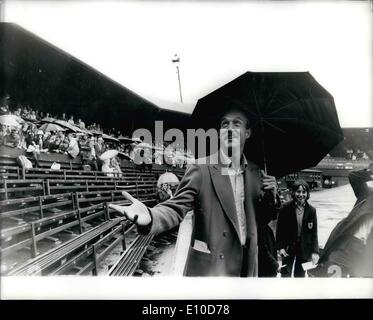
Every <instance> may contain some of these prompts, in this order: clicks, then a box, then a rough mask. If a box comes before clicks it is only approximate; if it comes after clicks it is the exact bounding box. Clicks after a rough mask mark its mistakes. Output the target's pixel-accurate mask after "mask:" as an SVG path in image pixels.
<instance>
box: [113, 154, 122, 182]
mask: <svg viewBox="0 0 373 320" xmlns="http://www.w3.org/2000/svg"><path fill="white" fill-rule="evenodd" d="M110 166H111V167H112V168H113V172H114V176H116V177H118V178H121V177H122V176H123V172H122V169H121V168H120V162H119V160H118V158H117V157H113V158H111V159H110Z"/></svg>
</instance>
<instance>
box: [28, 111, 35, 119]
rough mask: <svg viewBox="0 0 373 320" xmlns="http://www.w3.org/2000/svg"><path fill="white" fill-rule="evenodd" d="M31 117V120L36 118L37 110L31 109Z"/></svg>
mask: <svg viewBox="0 0 373 320" xmlns="http://www.w3.org/2000/svg"><path fill="white" fill-rule="evenodd" d="M29 119H30V120H36V112H35V111H34V110H32V111H31V113H30V115H29Z"/></svg>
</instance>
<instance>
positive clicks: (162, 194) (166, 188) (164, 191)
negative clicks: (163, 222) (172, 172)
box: [157, 183, 173, 203]
mask: <svg viewBox="0 0 373 320" xmlns="http://www.w3.org/2000/svg"><path fill="white" fill-rule="evenodd" d="M172 197H173V195H172V191H171V187H170V185H169V184H168V183H162V184H161V186H160V187H159V188H158V190H157V202H158V203H161V202H164V201H166V200H168V199H171V198H172Z"/></svg>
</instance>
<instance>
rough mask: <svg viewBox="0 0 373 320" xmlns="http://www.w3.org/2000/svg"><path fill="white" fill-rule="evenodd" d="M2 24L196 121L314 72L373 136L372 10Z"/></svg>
mask: <svg viewBox="0 0 373 320" xmlns="http://www.w3.org/2000/svg"><path fill="white" fill-rule="evenodd" d="M3 18H4V20H5V21H9V22H15V23H18V24H19V25H21V26H22V27H24V28H26V29H27V30H29V31H31V32H33V33H35V34H37V35H38V36H40V37H42V38H43V39H45V40H47V41H49V42H51V43H52V44H54V45H55V46H57V47H59V48H61V49H63V50H65V51H67V52H69V53H70V54H72V55H73V56H75V57H77V58H78V59H80V60H82V61H84V62H85V63H87V64H89V65H91V66H93V67H94V68H96V69H97V70H99V71H101V72H102V73H104V74H106V75H107V76H108V77H110V78H112V79H114V80H115V81H117V82H119V83H120V84H122V85H124V86H125V87H127V88H129V89H131V90H133V91H135V92H136V93H138V94H139V95H141V96H143V97H145V98H146V99H148V100H150V101H152V102H154V103H155V104H157V105H159V106H160V107H164V108H168V109H176V110H181V111H186V112H191V111H192V110H193V107H194V105H195V103H196V102H197V100H198V99H199V98H201V97H203V96H204V95H206V94H208V93H209V92H211V91H212V90H214V89H216V88H218V87H219V86H221V85H223V84H224V83H226V82H228V81H230V80H232V79H233V78H235V77H237V76H239V75H240V74H242V73H244V72H245V71H310V72H311V74H312V75H313V76H314V77H315V78H316V79H317V81H318V82H319V83H320V84H321V85H323V86H324V87H325V88H326V89H327V90H328V91H329V92H330V93H331V94H332V95H333V96H334V99H335V103H336V106H337V110H338V114H339V119H340V122H341V125H342V126H343V127H364V126H373V111H372V110H373V107H372V104H373V103H372V102H373V97H372V86H373V81H372V70H373V68H372V10H371V8H370V4H369V2H368V1H356V2H351V1H297V2H293V1H289V2H288V1H276V2H271V1H250V2H248V1H235V2H224V1H200V2H197V1H173V2H166V1H155V2H154V1H153V2H150V1H120V0H119V1H17V0H11V1H6V2H5V12H4V14H3ZM175 53H177V54H178V55H179V56H180V60H181V62H180V75H181V86H182V95H183V100H184V104H180V101H179V89H178V81H177V74H176V68H175V65H174V64H173V63H172V62H171V59H172V57H173V55H174V54H175Z"/></svg>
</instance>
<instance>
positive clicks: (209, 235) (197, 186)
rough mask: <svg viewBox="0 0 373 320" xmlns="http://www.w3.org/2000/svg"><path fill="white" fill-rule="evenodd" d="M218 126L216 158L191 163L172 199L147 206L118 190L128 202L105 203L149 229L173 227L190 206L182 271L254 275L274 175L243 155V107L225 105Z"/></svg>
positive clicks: (271, 210)
mask: <svg viewBox="0 0 373 320" xmlns="http://www.w3.org/2000/svg"><path fill="white" fill-rule="evenodd" d="M217 127H218V128H220V129H221V130H220V139H221V147H222V148H221V149H220V150H219V152H218V157H217V158H218V162H217V163H214V162H213V161H211V158H212V156H211V158H208V159H207V161H206V163H207V164H194V165H190V166H189V167H188V169H187V170H186V173H185V175H184V177H183V179H182V180H181V182H180V185H179V187H178V190H177V192H176V194H175V196H174V197H173V198H172V199H169V200H167V201H166V202H163V203H161V204H158V205H157V206H155V207H154V208H147V207H146V206H145V205H144V204H142V203H141V202H140V201H138V200H137V199H135V198H133V197H132V196H131V195H129V194H128V193H126V192H123V195H124V196H125V197H126V198H127V199H128V200H130V201H131V202H132V205H130V206H127V207H125V206H118V205H115V204H110V205H109V206H110V207H111V208H113V209H116V210H117V211H119V212H121V213H122V214H124V215H126V216H127V217H128V219H130V220H136V219H137V225H138V227H139V231H140V232H142V233H149V232H150V233H154V234H157V233H160V232H163V231H166V230H169V229H172V228H173V227H175V226H177V225H178V224H179V223H180V222H181V221H182V219H183V217H184V216H185V215H186V214H187V213H188V212H189V211H191V210H194V217H195V218H194V219H195V224H194V231H193V234H194V237H193V239H192V243H191V245H192V247H191V249H190V251H189V254H188V258H187V263H186V269H185V275H188V276H237V277H239V276H242V277H248V276H249V277H250V276H251V277H252V276H257V273H258V270H257V223H262V222H264V223H266V222H268V221H269V220H270V219H271V218H272V217H273V216H275V214H276V209H277V206H278V205H280V202H279V201H278V197H276V195H277V183H276V179H275V177H273V176H268V175H266V174H265V173H264V172H263V171H261V170H260V169H259V167H258V166H257V165H255V164H254V163H251V162H249V161H247V160H246V158H245V156H244V155H243V149H244V145H245V142H246V140H247V139H249V137H250V134H251V131H250V123H249V119H248V116H247V115H246V112H245V111H244V110H242V109H240V108H237V107H234V108H232V107H227V109H226V110H225V111H224V112H222V113H221V117H220V122H219V123H218V124H217ZM226 150H230V151H231V153H232V157H229V156H228V154H227V153H226Z"/></svg>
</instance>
